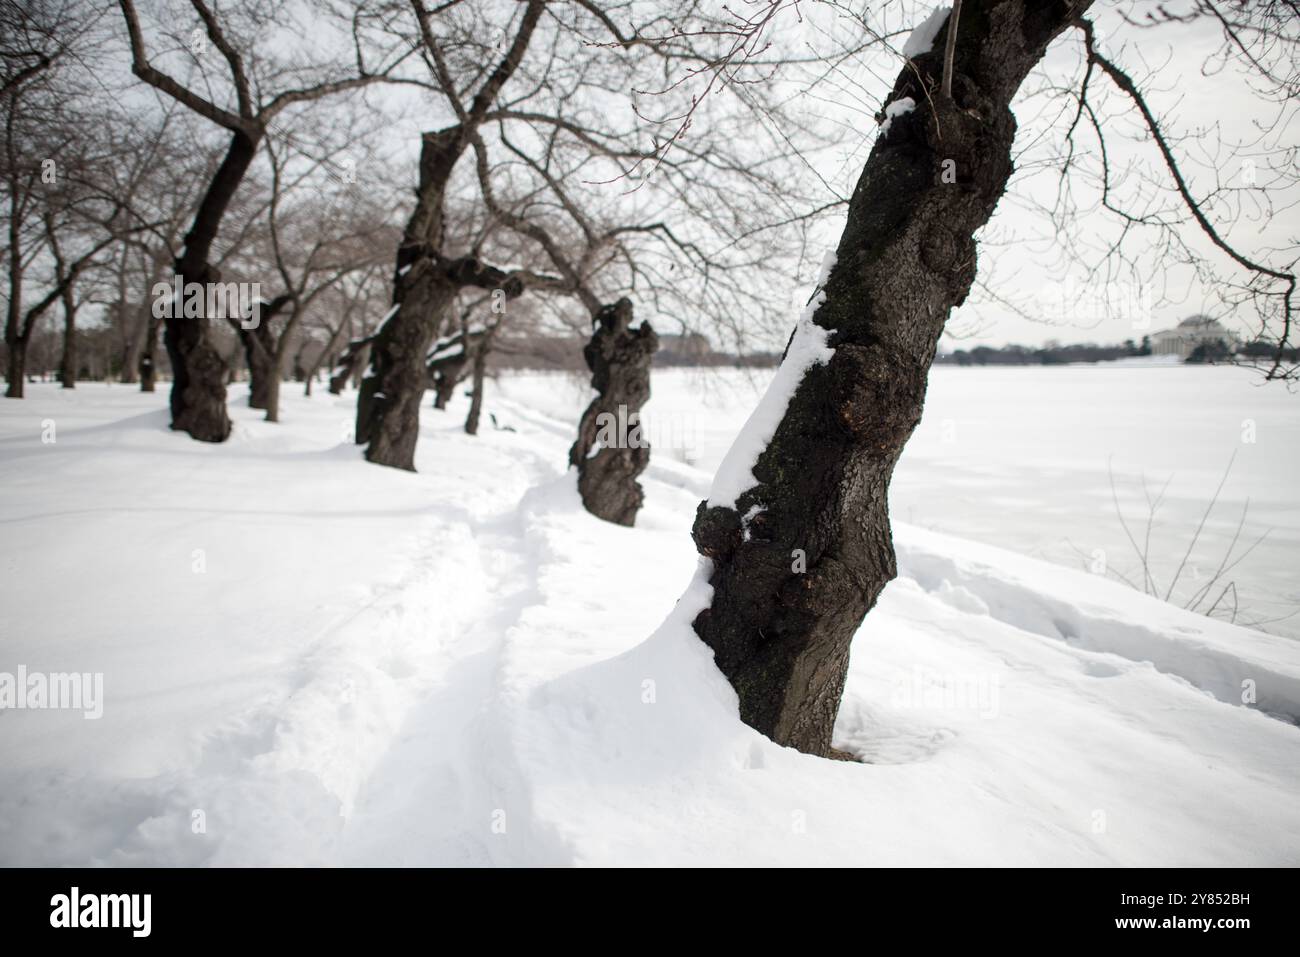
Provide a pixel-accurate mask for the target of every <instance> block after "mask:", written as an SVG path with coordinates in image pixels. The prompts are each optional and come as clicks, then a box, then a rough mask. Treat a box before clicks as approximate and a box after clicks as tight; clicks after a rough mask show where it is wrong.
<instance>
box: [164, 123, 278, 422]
mask: <svg viewBox="0 0 1300 957" xmlns="http://www.w3.org/2000/svg"><path fill="white" fill-rule="evenodd" d="M258 139H260V136H259V137H258V138H257V139H255V138H254V137H252V136H250V135H248V134H247V133H242V132H241V133H235V134H234V135H233V136H232V137H231V139H230V147H229V149H228V150H227V151H226V156H225V159H223V160H222V162H221V166H220V167H219V168H218V169H217V172H216V175H214V176H213V178H212V182H211V183H209V184H208V190H207V192H206V193H205V194H204V197H203V201H202V202H201V203H200V204H199V209H198V212H197V213H196V214H195V217H194V224H193V225H192V226H191V227H190V231H189V232H188V233H187V234H186V236H185V248H184V249H183V250H182V252H181V255H180V256H179V257H178V258H177V260H176V274H177V275H178V276H180V277H181V281H182V282H198V283H204V284H206V283H210V282H217V281H219V279H220V274H219V273H218V272H217V270H216V268H215V267H213V266H211V265H210V264H209V263H208V254H209V253H210V252H211V250H212V243H213V242H214V241H215V240H216V237H217V231H218V230H219V229H220V226H221V219H222V217H223V216H224V215H225V212H226V209H227V208H228V207H229V206H230V201H231V199H232V198H233V197H234V195H235V191H236V190H237V189H238V188H239V184H240V182H241V181H242V180H243V178H244V174H245V173H246V172H247V171H248V167H249V165H250V164H251V163H252V162H253V157H254V155H255V154H256V153H257V143H258ZM178 311H179V310H173V315H172V316H170V317H168V318H166V319H165V320H164V332H163V344H164V345H165V346H166V347H167V357H168V359H170V360H171V366H172V392H171V413H172V428H173V429H176V430H177V431H180V432H187V433H189V434H190V435H191V436H192V437H193V438H195V439H198V440H199V441H200V442H224V441H225V440H226V439H227V438H228V437H229V436H230V416H229V415H227V413H226V371H227V369H226V361H225V359H224V357H223V356H222V355H221V353H220V352H218V351H217V349H216V347H215V346H214V345H213V344H212V342H211V341H210V338H209V335H208V323H209V322H210V321H211V320H212V319H213V318H216V317H212V316H207V315H204V316H202V317H201V318H197V319H195V318H190V319H186V318H185V317H184V315H176V312H178Z"/></svg>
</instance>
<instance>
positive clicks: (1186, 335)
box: [1151, 316, 1237, 359]
mask: <svg viewBox="0 0 1300 957" xmlns="http://www.w3.org/2000/svg"><path fill="white" fill-rule="evenodd" d="M1215 342H1221V343H1223V344H1224V345H1225V346H1227V347H1228V349H1230V350H1231V349H1235V348H1236V347H1237V336H1236V334H1235V333H1234V332H1232V331H1231V330H1230V329H1227V328H1226V327H1224V326H1223V325H1222V324H1221V323H1220V322H1219V321H1218V320H1217V319H1211V318H1210V317H1209V316H1192V317H1191V318H1190V319H1184V320H1183V321H1182V322H1180V323H1179V324H1178V325H1176V326H1175V327H1174V328H1172V329H1164V330H1162V331H1160V332H1155V333H1152V334H1151V354H1152V355H1157V356H1180V357H1181V358H1184V359H1186V358H1187V357H1188V356H1190V355H1191V354H1192V352H1193V350H1195V349H1196V347H1197V346H1201V345H1210V344H1211V343H1215Z"/></svg>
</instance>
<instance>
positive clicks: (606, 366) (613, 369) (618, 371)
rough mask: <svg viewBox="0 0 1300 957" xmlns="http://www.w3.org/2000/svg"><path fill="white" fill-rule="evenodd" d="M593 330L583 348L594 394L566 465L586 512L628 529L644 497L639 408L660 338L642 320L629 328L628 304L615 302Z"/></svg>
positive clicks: (645, 449)
mask: <svg viewBox="0 0 1300 957" xmlns="http://www.w3.org/2000/svg"><path fill="white" fill-rule="evenodd" d="M595 319H596V330H595V332H593V333H592V336H591V341H590V342H589V343H587V345H586V346H585V347H584V348H583V350H582V356H583V358H584V359H586V360H587V367H588V368H590V369H591V386H592V388H594V389H595V390H596V392H597V395H596V397H595V398H594V399H592V400H591V404H590V405H589V406H587V411H586V412H584V413H583V414H582V420H581V421H580V422H579V424H578V440H577V441H576V442H574V443H573V447H572V448H571V449H569V464H570V465H572V466H575V467H576V468H577V469H578V492H579V494H580V495H581V496H582V504H583V505H584V506H585V507H586V509H587V511H589V512H591V514H592V515H595V516H596V517H597V518H603V519H604V520H605V521H607V522H614V523H615V524H617V525H632V524H633V523H635V521H636V513H637V512H638V511H639V510H640V508H641V503H642V502H643V501H644V499H645V494H644V493H643V492H642V490H641V485H640V483H638V482H637V480H636V479H637V476H638V475H640V474H641V473H642V472H644V471H645V468H646V466H647V465H649V464H650V443H649V442H648V441H647V440H646V438H645V436H644V435H643V434H642V428H641V421H640V416H641V407H642V406H644V405H645V403H646V401H647V400H648V399H649V398H650V362H651V360H652V358H653V357H654V353H655V350H656V349H658V348H659V337H658V336H657V335H655V331H654V330H653V329H652V328H650V323H648V322H642V323H641V326H640V328H639V329H635V330H634V329H632V328H631V325H632V303H631V301H630V300H628V299H620V300H619V301H618V302H616V303H614V304H613V305H609V306H605V307H604V308H602V309H601V310H600V312H599V313H598V314H597V315H596V317H595Z"/></svg>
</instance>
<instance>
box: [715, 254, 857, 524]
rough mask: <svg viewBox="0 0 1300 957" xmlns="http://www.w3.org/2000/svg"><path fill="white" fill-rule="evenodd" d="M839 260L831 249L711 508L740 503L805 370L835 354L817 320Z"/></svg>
mask: <svg viewBox="0 0 1300 957" xmlns="http://www.w3.org/2000/svg"><path fill="white" fill-rule="evenodd" d="M834 266H835V253H834V252H828V253H826V255H825V257H823V259H822V268H821V272H820V274H819V275H818V278H817V290H816V292H815V293H814V294H813V297H812V299H811V300H810V301H809V303H808V305H807V306H806V307H805V308H804V311H803V314H802V315H801V316H800V317H799V321H798V322H797V323H796V324H795V329H794V335H793V336H792V337H791V339H790V345H789V347H788V348H787V349H786V353H785V357H784V359H782V361H781V365H780V367H779V368H778V369H777V370H776V375H774V376H773V377H772V381H771V382H770V383H769V384H768V387H767V391H766V392H765V393H764V394H763V397H762V398H761V399H760V400H759V401H758V405H757V406H756V407H755V408H754V412H753V414H752V415H750V417H749V420H748V421H747V422H746V423H745V424H744V426H743V427H742V428H741V430H740V433H739V434H738V435H737V436H736V437H735V441H734V442H733V443H732V445H731V449H730V450H729V451H728V452H727V454H726V456H725V457H724V458H723V460H722V462H721V464H719V465H718V470H717V472H716V473H715V475H714V477H713V487H712V488H711V489H710V490H709V499H708V501H709V506H710V507H711V508H712V507H717V506H725V507H726V508H735V507H736V499H738V498H739V497H740V496H741V495H742V494H744V493H745V492H746V491H748V490H749V489H751V488H753V487H754V486H755V485H757V484H758V479H756V478H755V477H754V471H753V470H754V466H755V465H756V464H757V463H758V457H759V455H760V454H761V453H762V451H763V449H765V448H767V443H768V442H770V441H771V439H772V436H773V435H774V434H775V433H776V427H777V426H778V425H779V424H780V422H781V419H782V417H783V416H784V415H785V410H786V409H787V408H788V407H789V405H790V400H791V399H792V398H794V394H795V391H796V390H797V389H798V388H799V383H800V382H802V381H803V377H804V374H805V373H806V372H807V371H808V370H809V369H810V368H812V367H813V366H815V365H822V364H825V363H827V362H830V360H831V356H833V355H834V354H835V350H834V349H832V348H831V347H830V346H828V345H827V344H826V339H827V331H826V330H825V329H823V328H822V327H821V326H819V325H817V324H816V323H815V322H813V316H815V315H816V314H817V309H818V308H819V307H820V306H821V304H822V303H823V302H825V301H826V291H825V288H824V287H825V285H826V280H827V278H828V277H829V276H830V274H831V269H833V268H834Z"/></svg>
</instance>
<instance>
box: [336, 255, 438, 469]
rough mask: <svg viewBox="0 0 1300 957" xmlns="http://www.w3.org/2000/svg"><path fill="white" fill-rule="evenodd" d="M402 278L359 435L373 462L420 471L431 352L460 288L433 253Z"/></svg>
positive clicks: (374, 350)
mask: <svg viewBox="0 0 1300 957" xmlns="http://www.w3.org/2000/svg"><path fill="white" fill-rule="evenodd" d="M396 282H397V286H396V291H395V293H394V299H395V302H397V304H398V308H397V312H395V313H394V314H393V315H392V316H390V317H389V320H388V321H387V322H385V323H384V325H383V326H382V327H381V328H380V330H379V332H378V333H377V334H376V336H375V341H374V342H373V343H372V344H371V347H370V371H369V372H368V373H367V374H366V376H365V378H363V379H362V380H361V391H360V394H359V395H358V396H357V426H356V440H357V442H358V444H367V448H366V459H367V460H368V461H371V462H375V463H377V464H379V465H389V466H392V467H393V468H399V469H405V470H407V471H408V472H414V471H415V442H416V438H417V435H418V433H419V430H420V400H421V398H422V397H423V396H424V390H425V388H426V387H427V385H428V379H429V375H428V371H427V370H426V368H425V362H426V359H425V357H426V355H427V353H428V351H429V344H430V343H431V342H433V340H434V337H435V336H436V335H437V332H438V328H439V326H440V325H441V323H442V319H443V316H444V315H445V314H446V312H447V309H448V308H449V307H450V306H451V304H452V302H453V301H454V300H455V298H456V291H457V287H456V285H455V284H453V283H452V282H451V281H450V280H449V279H448V278H447V277H445V276H443V275H441V271H440V270H438V269H437V268H436V266H435V264H434V262H433V261H432V260H431V259H427V258H425V259H421V260H419V261H418V262H416V263H415V264H414V265H413V266H412V267H411V269H410V270H409V271H408V272H406V274H405V275H399V276H398V277H397V280H396ZM399 296H400V298H398V297H399Z"/></svg>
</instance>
